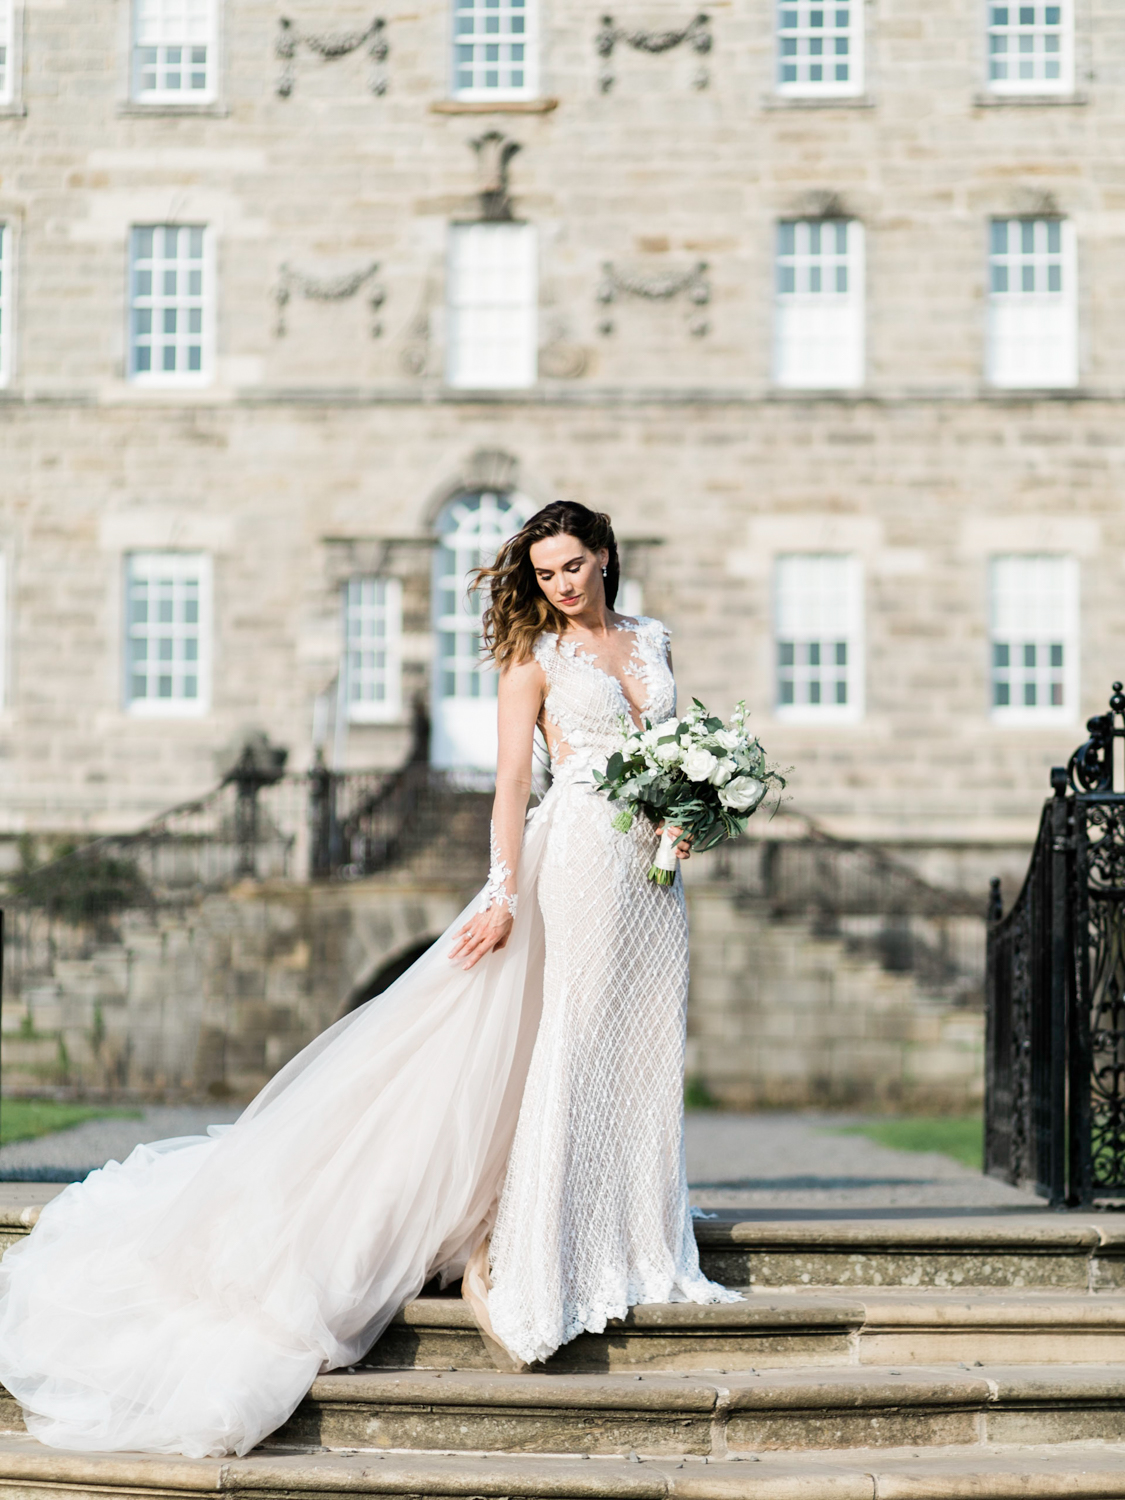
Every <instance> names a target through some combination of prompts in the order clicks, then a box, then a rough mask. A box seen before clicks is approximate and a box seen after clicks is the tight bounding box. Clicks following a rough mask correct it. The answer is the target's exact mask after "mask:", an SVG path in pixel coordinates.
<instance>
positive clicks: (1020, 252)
mask: <svg viewBox="0 0 1125 1500" xmlns="http://www.w3.org/2000/svg"><path fill="white" fill-rule="evenodd" d="M1075 259H1076V257H1075V249H1074V231H1073V226H1072V225H1071V224H1069V223H1068V222H1067V221H1066V220H1065V219H993V221H992V225H991V229H990V243H989V310H988V378H989V380H990V381H991V382H992V384H993V385H999V386H1034V387H1040V388H1042V387H1054V386H1070V385H1077V383H1078V327H1077V324H1078V304H1077V297H1076V295H1075V290H1076V288H1075V283H1076V279H1077V278H1076V275H1075Z"/></svg>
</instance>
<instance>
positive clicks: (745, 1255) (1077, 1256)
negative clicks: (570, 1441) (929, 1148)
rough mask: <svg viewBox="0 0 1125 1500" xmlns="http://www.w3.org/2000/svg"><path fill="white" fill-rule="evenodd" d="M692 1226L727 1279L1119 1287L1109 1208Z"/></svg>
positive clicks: (852, 1286) (24, 1223)
mask: <svg viewBox="0 0 1125 1500" xmlns="http://www.w3.org/2000/svg"><path fill="white" fill-rule="evenodd" d="M12 1189H15V1191H16V1193H17V1194H22V1196H23V1198H24V1200H25V1202H24V1203H19V1202H16V1201H14V1200H13V1197H12V1196H11V1190H12ZM57 1190H58V1189H47V1190H46V1195H47V1196H50V1195H51V1193H52V1192H53V1191H57ZM4 1200H5V1201H3V1202H0V1251H2V1250H3V1249H5V1248H6V1247H7V1246H8V1245H10V1244H13V1243H14V1242H15V1241H16V1240H18V1239H21V1238H22V1237H23V1236H24V1235H26V1234H28V1233H29V1232H30V1230H31V1228H32V1226H33V1225H34V1224H35V1221H36V1219H37V1218H38V1214H39V1206H40V1205H41V1204H42V1202H43V1201H45V1200H44V1196H43V1186H42V1185H40V1184H29V1185H27V1186H26V1187H22V1186H20V1185H17V1184H11V1185H10V1188H9V1191H8V1192H6V1193H5V1194H4ZM695 1234H696V1239H697V1240H698V1242H699V1251H700V1259H701V1262H702V1265H703V1269H704V1270H705V1271H706V1273H707V1275H708V1276H711V1277H713V1278H714V1279H715V1280H716V1281H721V1282H723V1283H725V1284H726V1285H727V1286H754V1287H759V1288H776V1289H778V1290H782V1289H789V1288H813V1287H822V1288H842V1289H844V1290H847V1291H852V1290H856V1289H858V1288H861V1287H863V1288H866V1287H879V1288H885V1287H896V1286H899V1287H910V1288H935V1289H948V1290H957V1289H968V1288H972V1287H979V1288H988V1287H991V1288H994V1289H999V1290H1011V1289H1014V1288H1023V1287H1027V1288H1041V1289H1044V1290H1047V1289H1051V1290H1059V1291H1062V1290H1068V1291H1112V1290H1116V1289H1120V1290H1122V1291H1123V1292H1125V1221H1122V1220H1120V1219H1118V1218H1115V1217H1113V1216H1111V1215H1108V1214H1054V1213H1049V1212H1047V1211H1046V1210H1044V1211H1043V1212H1042V1213H1019V1214H1007V1213H996V1214H991V1215H985V1214H980V1215H975V1214H974V1215H972V1216H956V1217H955V1216H949V1217H930V1218H911V1217H908V1216H907V1215H906V1214H905V1213H889V1214H888V1216H887V1217H854V1216H853V1217H852V1218H839V1219H818V1218H814V1217H813V1218H798V1217H790V1218H776V1217H775V1218H773V1219H769V1218H765V1217H758V1216H756V1215H755V1216H751V1215H749V1214H746V1213H743V1214H741V1215H740V1214H739V1213H738V1212H736V1211H733V1210H731V1211H724V1212H722V1213H720V1214H719V1216H718V1217H716V1218H714V1219H699V1220H696V1223H695Z"/></svg>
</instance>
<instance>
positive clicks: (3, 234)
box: [0, 219, 15, 386]
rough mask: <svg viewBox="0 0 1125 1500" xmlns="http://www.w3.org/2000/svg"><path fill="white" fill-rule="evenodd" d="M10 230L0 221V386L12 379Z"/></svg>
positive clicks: (12, 255) (12, 305)
mask: <svg viewBox="0 0 1125 1500" xmlns="http://www.w3.org/2000/svg"><path fill="white" fill-rule="evenodd" d="M14 260H15V255H14V254H13V251H12V228H11V225H10V224H5V223H4V221H3V219H0V386H5V385H7V384H8V381H9V380H10V379H11V378H12V357H13V350H12V312H13V309H14V306H15V297H14V296H13V275H12V272H13V262H14Z"/></svg>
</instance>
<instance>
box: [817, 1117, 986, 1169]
mask: <svg viewBox="0 0 1125 1500" xmlns="http://www.w3.org/2000/svg"><path fill="white" fill-rule="evenodd" d="M832 1134H833V1135H865V1136H866V1137H867V1139H868V1140H869V1141H878V1143H879V1145H880V1146H890V1147H891V1148H892V1149H893V1150H895V1151H940V1152H941V1154H942V1155H943V1156H952V1157H953V1159H954V1161H959V1162H963V1163H964V1164H965V1166H967V1167H975V1168H976V1170H977V1171H978V1172H979V1171H980V1170H981V1168H982V1166H983V1165H984V1120H983V1119H982V1118H981V1116H980V1115H952V1116H939V1117H935V1118H930V1117H928V1116H925V1115H917V1116H915V1117H914V1118H912V1119H905V1120H872V1121H871V1122H870V1123H869V1124H867V1125H849V1126H847V1127H846V1128H844V1129H841V1130H834V1131H832Z"/></svg>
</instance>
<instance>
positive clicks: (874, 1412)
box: [278, 1365, 1125, 1491]
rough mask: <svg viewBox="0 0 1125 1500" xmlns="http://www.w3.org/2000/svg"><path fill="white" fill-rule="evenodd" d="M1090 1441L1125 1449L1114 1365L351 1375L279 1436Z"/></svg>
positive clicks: (299, 1441)
mask: <svg viewBox="0 0 1125 1500" xmlns="http://www.w3.org/2000/svg"><path fill="white" fill-rule="evenodd" d="M1095 1438H1097V1439H1102V1440H1104V1441H1109V1442H1118V1441H1123V1440H1125V1368H1123V1367H1122V1366H1121V1365H1057V1366H1035V1365H1024V1366H1002V1365H992V1366H987V1367H981V1368H979V1369H977V1368H959V1367H958V1366H955V1365H943V1366H934V1367H927V1366H916V1367H914V1368H910V1369H898V1368H894V1369H890V1368H881V1367H872V1366H852V1367H844V1368H840V1369H825V1368H812V1369H790V1370H768V1371H764V1372H762V1373H760V1374H759V1373H756V1372H754V1371H741V1372H739V1373H736V1374H721V1373H715V1374H712V1375H710V1376H705V1375H701V1374H692V1375H687V1374H685V1375H678V1376H677V1375H666V1374H660V1375H652V1374H645V1375H625V1374H608V1375H582V1374H572V1375H567V1374H518V1375H508V1374H505V1375H501V1374H496V1373H486V1372H484V1371H477V1370H458V1371H445V1372H442V1371H427V1370H408V1371H399V1372H394V1371H379V1372H376V1371H357V1372H355V1373H350V1372H349V1373H337V1374H333V1375H325V1376H322V1377H321V1378H320V1379H319V1380H317V1381H316V1382H315V1384H314V1385H313V1388H312V1390H311V1392H310V1393H309V1396H308V1398H307V1399H306V1400H305V1401H304V1402H303V1403H302V1405H301V1406H300V1407H299V1408H298V1409H297V1411H296V1412H295V1413H294V1416H293V1418H292V1419H291V1420H290V1422H289V1423H288V1424H287V1425H286V1427H284V1428H282V1429H281V1431H280V1432H279V1434H278V1440H279V1441H280V1442H283V1443H287V1444H296V1445H301V1446H306V1445H310V1444H313V1445H318V1446H323V1447H328V1448H374V1449H397V1448H415V1449H424V1450H431V1451H432V1450H441V1451H450V1450H452V1451H467V1450H471V1451H478V1450H479V1451H488V1452H508V1453H590V1454H613V1453H617V1454H627V1453H630V1452H636V1453H641V1454H647V1455H649V1456H652V1457H670V1456H673V1455H677V1456H683V1455H686V1454H690V1455H693V1456H696V1457H704V1456H706V1457H711V1456H723V1455H728V1454H731V1453H761V1452H768V1451H775V1450H781V1449H790V1448H801V1449H806V1450H809V1449H829V1448H832V1449H835V1448H849V1447H883V1446H896V1445H901V1444H916V1445H919V1446H932V1445H935V1444H940V1445H950V1444H980V1443H1001V1444H1009V1443H1025V1442H1029V1441H1035V1442H1040V1443H1042V1442H1050V1443H1069V1442H1078V1441H1084V1440H1090V1439H1095ZM1123 1491H1125V1481H1123Z"/></svg>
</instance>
